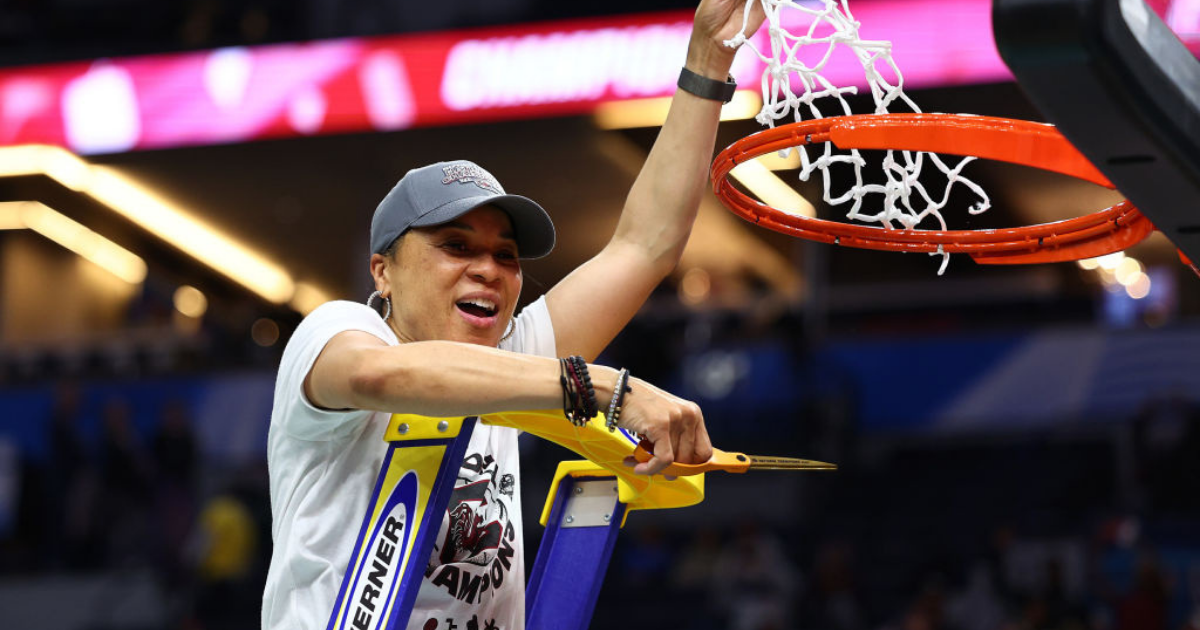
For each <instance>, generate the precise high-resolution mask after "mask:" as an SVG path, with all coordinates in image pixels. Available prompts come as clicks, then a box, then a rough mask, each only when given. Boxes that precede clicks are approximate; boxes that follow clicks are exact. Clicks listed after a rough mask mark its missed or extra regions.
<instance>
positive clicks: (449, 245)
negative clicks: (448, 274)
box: [442, 241, 467, 252]
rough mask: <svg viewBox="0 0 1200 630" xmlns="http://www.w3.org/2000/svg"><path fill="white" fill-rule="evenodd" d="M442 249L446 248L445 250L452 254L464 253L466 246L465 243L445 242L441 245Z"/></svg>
mask: <svg viewBox="0 0 1200 630" xmlns="http://www.w3.org/2000/svg"><path fill="white" fill-rule="evenodd" d="M442 247H444V248H446V249H448V250H450V251H452V252H465V251H467V246H466V244H465V243H462V242H460V241H447V242H446V243H443V244H442Z"/></svg>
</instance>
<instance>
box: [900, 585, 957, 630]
mask: <svg viewBox="0 0 1200 630" xmlns="http://www.w3.org/2000/svg"><path fill="white" fill-rule="evenodd" d="M945 600H946V597H945V592H944V589H943V588H942V584H941V580H940V579H938V578H931V579H929V580H927V581H926V583H925V585H924V586H922V587H921V591H920V592H919V593H918V594H917V597H916V599H914V600H913V602H912V604H910V605H909V607H908V610H906V611H905V613H904V616H903V617H902V618H901V620H900V623H899V625H898V626H895V629H896V630H948V629H949V628H950V627H951V626H949V625H948V623H947V621H946V614H945ZM963 630H966V629H963ZM971 630H974V629H971Z"/></svg>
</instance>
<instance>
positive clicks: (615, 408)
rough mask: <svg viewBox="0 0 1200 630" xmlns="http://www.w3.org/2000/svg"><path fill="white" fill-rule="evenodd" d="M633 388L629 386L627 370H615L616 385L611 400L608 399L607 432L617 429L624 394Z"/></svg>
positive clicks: (623, 402)
mask: <svg viewBox="0 0 1200 630" xmlns="http://www.w3.org/2000/svg"><path fill="white" fill-rule="evenodd" d="M632 391H633V388H632V387H630V386H629V370H627V369H625V368H621V371H620V372H617V385H616V387H614V388H613V396H612V400H610V401H608V413H607V414H606V415H607V416H608V423H607V424H606V426H607V427H608V432H609V433H612V432H613V431H616V430H617V421H618V420H620V418H621V407H623V406H624V405H625V394H626V393H627V392H632Z"/></svg>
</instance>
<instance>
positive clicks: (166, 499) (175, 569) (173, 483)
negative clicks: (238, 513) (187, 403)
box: [154, 400, 197, 584]
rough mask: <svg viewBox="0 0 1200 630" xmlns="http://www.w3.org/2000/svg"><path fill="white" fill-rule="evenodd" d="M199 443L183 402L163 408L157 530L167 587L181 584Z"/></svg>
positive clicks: (157, 446)
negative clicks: (197, 443)
mask: <svg viewBox="0 0 1200 630" xmlns="http://www.w3.org/2000/svg"><path fill="white" fill-rule="evenodd" d="M196 458H197V453H196V440H195V437H194V436H193V434H192V425H191V421H190V420H189V418H188V415H187V409H186V408H185V407H184V404H183V402H182V401H179V400H172V401H170V402H168V403H167V404H166V405H164V406H163V409H162V417H161V419H160V421H159V425H158V431H157V432H156V433H155V435H154V464H155V466H154V468H155V472H156V473H157V474H156V476H155V482H156V484H157V489H156V492H155V496H156V500H155V504H156V508H157V512H158V513H157V518H156V519H155V521H156V523H155V526H156V529H157V530H158V533H159V535H160V536H161V539H162V565H163V566H162V568H163V572H164V577H165V578H166V581H167V583H168V584H178V583H179V582H180V581H181V578H182V575H181V574H180V571H181V568H182V565H183V560H184V558H183V548H184V544H185V542H186V539H187V536H188V533H189V531H190V530H191V527H192V520H193V519H194V518H195V511H196V507H195V503H196V487H195V483H196V481H195V480H196V465H197V461H196Z"/></svg>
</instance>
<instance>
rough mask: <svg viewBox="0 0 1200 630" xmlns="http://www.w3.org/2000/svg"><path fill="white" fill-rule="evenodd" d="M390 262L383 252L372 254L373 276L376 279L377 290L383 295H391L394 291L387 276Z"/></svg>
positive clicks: (371, 266)
mask: <svg viewBox="0 0 1200 630" xmlns="http://www.w3.org/2000/svg"><path fill="white" fill-rule="evenodd" d="M388 262H389V261H388V259H387V257H385V256H384V255H383V254H371V262H370V268H371V278H372V279H373V280H374V281H375V290H376V291H379V292H380V293H381V294H382V295H383V297H390V295H391V292H392V289H391V286H390V285H389V284H388V278H387V268H388Z"/></svg>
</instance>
